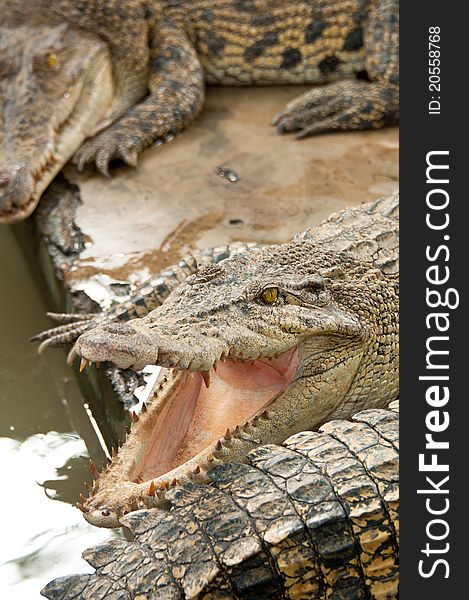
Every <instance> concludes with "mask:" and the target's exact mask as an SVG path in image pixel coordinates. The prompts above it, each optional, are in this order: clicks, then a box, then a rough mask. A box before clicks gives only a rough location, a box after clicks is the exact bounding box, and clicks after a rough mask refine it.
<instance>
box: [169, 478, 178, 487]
mask: <svg viewBox="0 0 469 600" xmlns="http://www.w3.org/2000/svg"><path fill="white" fill-rule="evenodd" d="M177 482H178V480H177V479H176V477H175V478H174V479H173V480H172V481H171V485H172V486H175V485H177Z"/></svg>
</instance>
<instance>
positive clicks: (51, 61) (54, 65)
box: [46, 52, 60, 71]
mask: <svg viewBox="0 0 469 600" xmlns="http://www.w3.org/2000/svg"><path fill="white" fill-rule="evenodd" d="M46 65H47V68H48V69H50V70H51V71H57V69H58V68H59V67H60V61H59V57H58V56H57V54H55V52H50V53H49V54H47V56H46Z"/></svg>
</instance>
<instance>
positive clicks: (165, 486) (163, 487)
mask: <svg viewBox="0 0 469 600" xmlns="http://www.w3.org/2000/svg"><path fill="white" fill-rule="evenodd" d="M159 487H160V490H167V489H168V488H169V483H168V482H167V481H162V482H161V483H160V486H159Z"/></svg>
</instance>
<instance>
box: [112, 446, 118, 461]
mask: <svg viewBox="0 0 469 600" xmlns="http://www.w3.org/2000/svg"><path fill="white" fill-rule="evenodd" d="M111 456H112V458H115V457H116V456H117V452H116V449H115V448H114V446H112V448H111Z"/></svg>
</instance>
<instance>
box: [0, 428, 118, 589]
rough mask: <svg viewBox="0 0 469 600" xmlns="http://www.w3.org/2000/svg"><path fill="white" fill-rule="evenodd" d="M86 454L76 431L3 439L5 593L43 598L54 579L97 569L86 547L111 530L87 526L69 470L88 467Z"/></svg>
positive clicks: (1, 576)
mask: <svg viewBox="0 0 469 600" xmlns="http://www.w3.org/2000/svg"><path fill="white" fill-rule="evenodd" d="M87 454H88V452H87V449H86V446H85V444H84V442H83V440H82V439H81V438H80V437H79V436H78V435H77V434H75V433H67V434H60V433H57V432H56V431H50V432H48V433H46V434H35V435H32V436H30V437H28V438H27V439H26V440H25V441H24V442H19V441H18V440H13V439H11V438H0V456H1V457H2V464H1V466H0V477H1V480H2V481H3V482H8V487H7V488H6V489H5V490H4V492H3V493H4V494H5V493H6V499H5V500H4V501H3V502H2V504H4V505H3V507H2V508H1V509H0V510H1V511H2V514H3V517H4V518H3V523H2V534H3V535H2V537H3V540H6V541H7V543H6V544H5V543H3V544H2V545H1V547H0V597H2V598H3V597H5V598H6V597H8V598H9V599H12V598H15V599H16V598H17V599H18V600H20V599H21V600H23V599H25V598H28V599H29V598H36V597H37V598H39V597H40V596H39V593H38V592H39V590H40V589H41V587H42V586H43V585H44V584H46V583H47V582H48V581H49V580H50V579H53V578H54V577H58V576H59V575H64V574H66V573H70V572H85V571H91V570H92V569H91V567H88V568H87V565H86V563H85V562H84V561H83V560H81V559H80V555H81V552H82V551H83V550H84V549H85V548H87V547H88V546H90V545H92V544H96V543H99V542H101V541H103V540H105V539H108V538H109V532H108V531H105V530H100V529H97V528H95V527H92V526H91V525H88V524H87V523H86V522H85V521H84V519H83V518H82V516H81V513H80V512H79V511H78V510H76V509H75V508H74V507H73V506H71V504H69V503H68V502H72V501H74V500H75V497H74V494H73V493H72V494H71V493H70V491H71V490H70V486H69V483H70V480H69V473H70V472H71V471H72V470H74V469H75V470H77V469H78V470H80V471H85V463H86V456H87ZM53 500H57V501H56V502H54V501H53ZM2 588H3V593H1V590H2ZM6 590H8V593H7V592H6Z"/></svg>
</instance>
